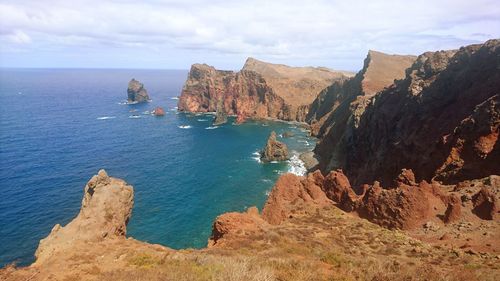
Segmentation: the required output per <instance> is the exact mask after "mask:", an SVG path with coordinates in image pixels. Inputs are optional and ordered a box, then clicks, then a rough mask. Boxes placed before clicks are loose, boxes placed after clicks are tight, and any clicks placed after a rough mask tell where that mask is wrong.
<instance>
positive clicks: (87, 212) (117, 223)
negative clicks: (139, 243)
mask: <svg viewBox="0 0 500 281" xmlns="http://www.w3.org/2000/svg"><path fill="white" fill-rule="evenodd" d="M133 204H134V190H133V188H132V186H130V185H128V184H127V183H126V182H125V181H123V180H121V179H116V178H112V177H109V176H108V175H107V174H106V171H104V170H100V171H99V173H98V174H97V175H95V176H93V177H92V178H91V179H90V180H89V182H88V183H87V185H86V186H85V189H84V196H83V200H82V207H81V209H80V213H79V214H78V216H77V217H76V218H75V219H73V220H72V221H71V222H70V223H68V224H67V225H66V226H64V227H62V226H61V225H59V224H56V225H55V226H54V228H52V231H51V232H50V234H49V235H48V236H47V237H46V238H44V239H42V240H40V244H39V246H38V249H37V250H36V253H35V256H36V264H43V263H44V262H45V261H46V260H48V259H50V258H51V257H52V256H54V255H57V254H58V253H60V252H64V251H66V250H68V249H70V248H72V247H74V244H75V243H77V242H78V243H91V242H98V241H101V240H102V239H115V238H120V237H121V238H124V237H125V234H126V233H127V223H128V221H129V219H130V216H131V214H132V206H133Z"/></svg>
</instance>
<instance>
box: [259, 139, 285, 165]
mask: <svg viewBox="0 0 500 281" xmlns="http://www.w3.org/2000/svg"><path fill="white" fill-rule="evenodd" d="M260 159H261V160H262V161H264V162H271V161H285V160H287V159H288V148H287V146H286V144H284V143H282V142H280V141H278V140H276V132H274V131H272V132H271V134H270V135H269V138H268V139H267V143H266V146H265V147H264V149H263V150H262V151H261V153H260Z"/></svg>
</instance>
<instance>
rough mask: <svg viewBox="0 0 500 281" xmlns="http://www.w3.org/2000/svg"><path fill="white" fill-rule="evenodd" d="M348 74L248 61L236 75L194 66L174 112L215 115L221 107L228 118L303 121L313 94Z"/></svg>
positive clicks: (203, 66) (202, 66) (199, 65)
mask: <svg viewBox="0 0 500 281" xmlns="http://www.w3.org/2000/svg"><path fill="white" fill-rule="evenodd" d="M348 75H349V73H344V72H336V71H332V70H329V69H326V68H313V67H303V68H302V67H288V66H285V65H277V64H270V63H264V62H260V61H258V60H255V59H251V58H249V59H248V60H247V62H246V63H245V66H244V67H243V68H242V69H241V71H239V72H233V71H222V70H216V69H215V68H213V67H211V66H208V65H205V64H194V65H193V66H191V70H190V72H189V75H188V79H187V81H186V83H185V84H184V87H183V89H182V93H181V96H180V98H179V103H178V108H179V110H180V111H188V112H215V111H217V106H218V104H219V103H220V104H222V106H223V108H224V111H225V112H226V113H227V114H229V115H238V116H241V117H240V119H244V118H248V117H249V118H276V119H281V120H289V121H304V120H305V115H306V114H307V111H308V106H309V104H310V103H311V102H312V100H314V98H315V97H316V96H317V94H318V93H319V92H320V91H321V90H322V89H324V88H325V87H327V86H328V85H330V84H331V83H333V82H334V81H337V80H342V79H345V78H346V77H347V76H348Z"/></svg>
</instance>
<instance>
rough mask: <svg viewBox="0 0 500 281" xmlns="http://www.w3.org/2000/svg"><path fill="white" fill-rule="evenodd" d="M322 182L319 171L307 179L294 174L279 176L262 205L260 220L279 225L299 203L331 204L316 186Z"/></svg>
mask: <svg viewBox="0 0 500 281" xmlns="http://www.w3.org/2000/svg"><path fill="white" fill-rule="evenodd" d="M322 181H323V176H322V175H321V173H320V172H319V171H317V172H315V173H312V174H309V175H308V176H307V177H299V176H296V175H294V174H285V175H283V176H281V177H280V178H279V179H278V181H277V182H276V184H275V185H274V187H273V189H272V191H271V193H270V194H269V198H268V199H267V202H266V204H265V205H264V209H263V210H262V218H263V219H264V220H266V221H267V222H268V223H270V224H280V223H281V222H282V221H283V220H285V219H286V218H288V217H289V216H290V214H291V213H292V212H293V211H294V210H295V209H296V205H297V204H299V203H306V204H307V203H313V204H315V205H319V206H325V205H328V204H331V203H332V202H331V201H330V200H329V199H328V198H327V197H326V195H325V193H324V192H323V191H322V190H321V187H320V186H319V185H318V184H319V183H321V182H322Z"/></svg>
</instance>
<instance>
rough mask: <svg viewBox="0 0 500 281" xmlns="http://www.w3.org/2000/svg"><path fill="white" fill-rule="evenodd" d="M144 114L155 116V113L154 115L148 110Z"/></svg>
mask: <svg viewBox="0 0 500 281" xmlns="http://www.w3.org/2000/svg"><path fill="white" fill-rule="evenodd" d="M142 114H144V115H149V114H153V113H152V112H150V111H148V110H146V111H144V112H143V113H142Z"/></svg>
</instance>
